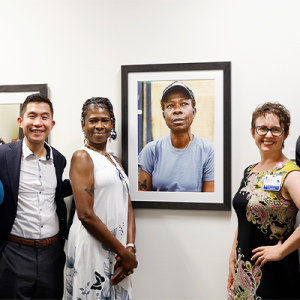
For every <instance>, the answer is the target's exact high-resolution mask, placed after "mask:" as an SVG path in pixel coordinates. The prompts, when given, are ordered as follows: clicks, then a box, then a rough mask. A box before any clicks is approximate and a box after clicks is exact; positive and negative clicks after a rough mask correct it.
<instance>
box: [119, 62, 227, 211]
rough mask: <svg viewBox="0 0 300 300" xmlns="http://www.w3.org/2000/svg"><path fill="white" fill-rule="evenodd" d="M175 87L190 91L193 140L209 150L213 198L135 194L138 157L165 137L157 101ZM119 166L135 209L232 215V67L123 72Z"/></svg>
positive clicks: (145, 67) (183, 66)
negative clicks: (211, 146) (211, 152)
mask: <svg viewBox="0 0 300 300" xmlns="http://www.w3.org/2000/svg"><path fill="white" fill-rule="evenodd" d="M174 81H179V82H183V83H184V84H185V85H187V86H188V87H189V88H190V89H191V90H192V91H193V94H194V97H195V101H196V106H195V107H196V114H195V116H194V120H193V123H192V125H191V133H192V135H193V136H194V137H195V136H197V137H200V138H201V139H203V140H205V141H208V142H210V143H213V144H214V149H215V153H214V192H201V191H200V192H174V191H171V192H170V191H163V192H161V191H139V190H138V187H139V184H138V178H139V166H138V156H139V153H140V152H141V151H142V149H143V148H144V147H145V145H147V144H148V143H149V142H152V141H156V140H158V139H161V138H163V137H165V136H168V135H169V134H170V129H169V128H168V126H166V122H165V120H164V115H163V112H162V107H161V98H162V93H163V91H164V89H165V88H166V87H167V86H169V85H170V84H171V83H173V82H174ZM199 151H200V150H199ZM122 163H123V166H124V168H125V171H126V172H127V174H128V177H129V181H130V194H131V200H132V204H133V207H134V208H158V209H201V210H231V63H230V62H208V63H179V64H154V65H124V66H122ZM174 164H176V161H174ZM194 167H195V166H191V168H194ZM179 172H180V171H179ZM186 176H190V175H189V174H182V178H184V177H186ZM170 180H172V178H171V179H170Z"/></svg>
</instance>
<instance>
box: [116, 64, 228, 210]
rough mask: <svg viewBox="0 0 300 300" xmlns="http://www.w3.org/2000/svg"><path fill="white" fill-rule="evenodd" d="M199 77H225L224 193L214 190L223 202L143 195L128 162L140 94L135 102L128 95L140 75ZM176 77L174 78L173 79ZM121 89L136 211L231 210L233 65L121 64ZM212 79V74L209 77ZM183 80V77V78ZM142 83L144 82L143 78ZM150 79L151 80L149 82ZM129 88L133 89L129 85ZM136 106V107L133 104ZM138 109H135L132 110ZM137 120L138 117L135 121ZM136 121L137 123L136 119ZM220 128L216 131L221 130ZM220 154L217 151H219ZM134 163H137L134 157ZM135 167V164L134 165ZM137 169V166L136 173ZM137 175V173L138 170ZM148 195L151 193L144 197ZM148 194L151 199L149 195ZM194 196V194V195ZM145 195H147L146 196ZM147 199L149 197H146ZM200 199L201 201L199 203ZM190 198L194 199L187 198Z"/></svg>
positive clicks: (197, 195)
mask: <svg viewBox="0 0 300 300" xmlns="http://www.w3.org/2000/svg"><path fill="white" fill-rule="evenodd" d="M195 72H196V74H201V76H202V74H210V73H211V72H212V73H214V72H216V74H218V75H217V76H219V74H221V75H220V76H221V77H220V78H222V82H221V83H220V89H221V93H222V99H221V101H222V103H221V104H222V105H221V106H222V112H221V113H222V118H223V123H222V127H223V128H222V130H221V132H222V137H223V138H222V141H221V144H222V147H223V149H222V150H223V151H222V153H223V155H222V156H223V157H222V158H223V159H222V164H221V165H222V167H220V169H221V170H222V171H221V172H222V174H219V176H221V177H220V178H222V179H221V180H220V181H219V182H220V186H221V189H222V191H221V192H220V189H219V187H218V186H215V191H216V190H217V189H219V190H218V193H221V194H220V195H221V196H222V198H223V199H222V201H220V199H218V200H217V202H214V200H211V199H209V201H206V199H208V198H211V197H212V199H214V198H213V197H214V196H211V195H208V194H214V193H181V192H178V193H176V192H172V195H171V197H173V196H175V195H176V194H178V195H176V197H177V198H178V197H180V198H183V199H185V198H186V197H185V195H184V194H188V196H192V198H193V201H192V202H190V201H180V200H179V201H172V200H168V201H164V200H163V199H162V198H163V197H164V195H165V194H166V193H168V192H164V193H161V192H144V191H140V192H138V191H136V188H137V182H136V184H135V182H132V179H131V177H132V174H131V173H130V170H129V169H130V168H129V163H130V158H129V155H131V153H132V151H130V149H129V147H132V145H131V144H132V143H131V142H130V143H129V140H131V138H133V139H134V138H135V136H136V135H137V133H136V132H135V130H131V129H129V126H130V124H129V123H130V122H133V121H132V120H131V119H132V118H130V117H129V116H130V114H131V112H132V111H133V116H134V113H135V110H137V101H136V102H135V100H136V99H137V93H136V99H132V98H133V97H135V96H133V97H130V96H129V93H130V91H131V88H130V87H132V86H133V85H134V84H135V82H137V81H139V79H138V78H139V76H140V77H141V78H143V76H144V75H145V76H146V77H147V76H148V78H151V76H152V75H153V80H157V77H159V76H160V75H162V76H167V78H168V80H177V79H176V74H181V75H180V76H181V77H182V74H183V75H184V76H186V77H187V78H188V77H189V76H191V75H192V76H197V75H195ZM173 74H174V76H173ZM121 76H122V78H121V87H122V163H123V167H124V169H125V171H126V173H127V174H128V172H129V174H128V176H129V180H130V184H131V198H132V204H133V207H134V208H153V209H189V210H195V209H197V210H224V211H229V210H231V62H203V63H175V64H150V65H122V66H121ZM207 76H209V75H207ZM181 77H180V78H181ZM141 80H142V79H141ZM150 80H151V79H150ZM129 85H130V86H129ZM134 103H136V104H134ZM133 106H135V107H133ZM136 119H137V118H136ZM136 121H137V120H136ZM218 129H221V128H216V129H215V130H218ZM216 151H218V150H216ZM134 162H136V160H135V158H134ZM134 164H135V163H134ZM137 169H138V166H136V170H137ZM136 172H137V171H136ZM217 172H218V168H216V169H215V173H217ZM134 176H135V175H134ZM132 186H134V190H133V189H132ZM145 193H148V194H145ZM149 193H151V194H150V196H149ZM132 194H136V195H137V196H134V197H133V196H132ZM191 194H193V195H191ZM144 195H145V196H144ZM146 196H147V197H146ZM198 198H199V200H197V199H198ZM188 199H191V197H188Z"/></svg>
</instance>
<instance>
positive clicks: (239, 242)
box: [227, 102, 300, 300]
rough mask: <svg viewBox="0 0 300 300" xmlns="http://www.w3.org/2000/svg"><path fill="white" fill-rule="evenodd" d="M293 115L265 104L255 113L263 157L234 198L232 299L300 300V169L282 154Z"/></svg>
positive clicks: (253, 129) (254, 125)
mask: <svg viewBox="0 0 300 300" xmlns="http://www.w3.org/2000/svg"><path fill="white" fill-rule="evenodd" d="M289 127H290V113H289V111H288V110H287V109H286V108H285V107H284V106H283V105H281V104H279V103H270V102H268V103H265V104H263V105H261V106H259V107H257V108H256V110H255V111H254V112H253V114H252V124H251V134H252V136H253V138H254V140H255V143H256V146H257V147H258V149H259V152H260V155H261V160H260V161H259V162H258V163H256V164H253V165H250V166H249V167H247V168H246V169H245V171H244V177H243V179H242V182H241V186H240V188H239V190H238V191H237V193H236V195H235V196H234V198H233V207H234V209H235V211H236V213H237V217H238V229H237V230H236V234H235V238H234V242H233V246H232V251H231V254H230V258H229V276H228V285H227V289H228V292H229V294H228V299H247V300H249V299H255V300H258V299H259V300H265V299H273V300H274V299H300V275H299V259H298V252H297V249H298V248H299V247H300V227H298V228H297V229H296V230H294V224H295V218H296V214H297V212H298V209H299V208H300V168H299V167H298V166H296V165H295V164H294V163H293V162H292V161H290V160H289V159H288V158H287V157H286V156H284V154H283V153H282V149H283V147H284V141H285V139H286V138H287V137H288V135H289Z"/></svg>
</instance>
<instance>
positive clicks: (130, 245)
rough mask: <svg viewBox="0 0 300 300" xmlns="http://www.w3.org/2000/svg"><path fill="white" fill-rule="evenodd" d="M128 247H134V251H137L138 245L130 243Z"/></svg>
mask: <svg viewBox="0 0 300 300" xmlns="http://www.w3.org/2000/svg"><path fill="white" fill-rule="evenodd" d="M128 247H132V248H133V249H134V252H136V246H135V244H133V243H128V244H127V245H126V248H128Z"/></svg>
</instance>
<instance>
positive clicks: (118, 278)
mask: <svg viewBox="0 0 300 300" xmlns="http://www.w3.org/2000/svg"><path fill="white" fill-rule="evenodd" d="M128 251H129V252H131V253H132V254H133V255H134V256H135V253H134V251H133V249H132V250H130V248H129V249H128ZM136 267H137V264H136ZM136 267H135V268H136ZM117 269H118V271H117V273H116V274H115V275H114V277H113V278H112V280H111V281H112V284H113V285H116V284H118V283H119V282H121V281H122V280H123V279H124V278H126V277H127V276H129V275H131V274H132V273H133V272H134V268H131V269H130V270H129V271H128V270H126V269H125V267H124V265H123V263H122V259H121V258H120V257H119V256H117V262H116V264H115V267H114V270H117Z"/></svg>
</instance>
